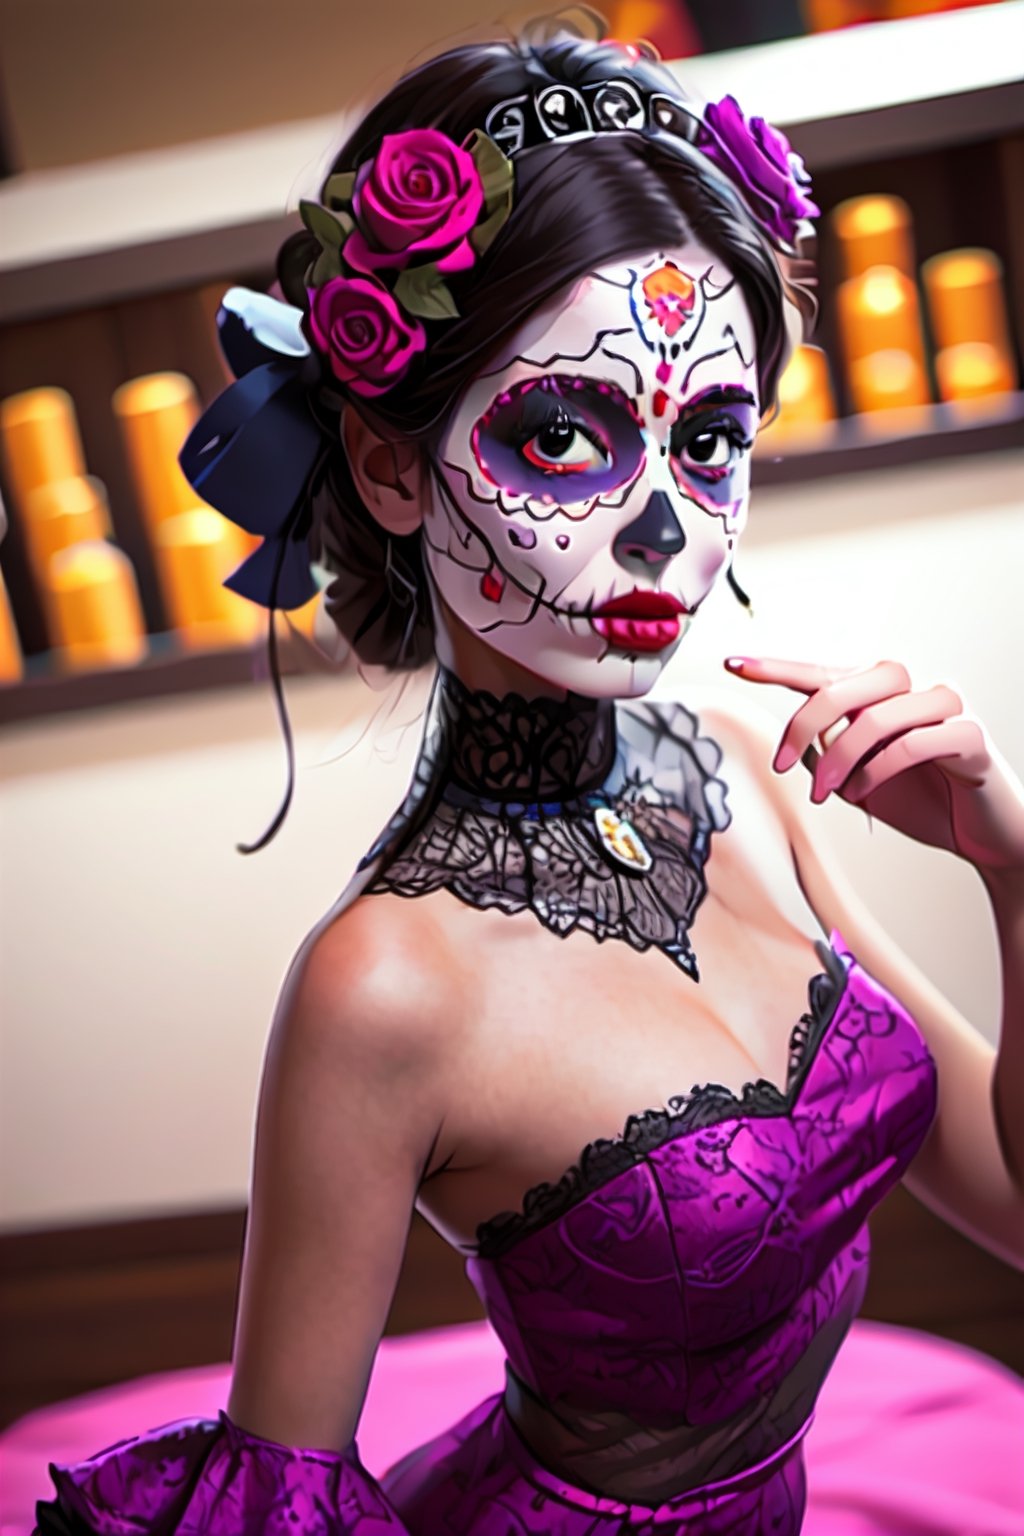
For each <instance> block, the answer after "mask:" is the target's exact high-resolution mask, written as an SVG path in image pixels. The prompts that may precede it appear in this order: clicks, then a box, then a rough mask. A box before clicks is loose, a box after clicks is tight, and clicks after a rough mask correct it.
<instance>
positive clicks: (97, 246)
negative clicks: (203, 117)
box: [0, 0, 1024, 323]
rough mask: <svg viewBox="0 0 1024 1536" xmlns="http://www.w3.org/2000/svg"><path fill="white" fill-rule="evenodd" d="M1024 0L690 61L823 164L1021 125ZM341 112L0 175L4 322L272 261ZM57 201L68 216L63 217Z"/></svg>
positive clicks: (690, 71) (702, 89)
mask: <svg viewBox="0 0 1024 1536" xmlns="http://www.w3.org/2000/svg"><path fill="white" fill-rule="evenodd" d="M1022 44H1024V0H1004V3H1003V4H1001V5H992V6H988V7H983V8H980V9H971V10H967V11H953V12H945V13H940V14H937V15H932V16H918V17H912V18H909V19H907V20H903V21H892V22H884V23H878V24H875V25H869V26H861V27H854V28H850V29H844V30H842V31H839V32H831V33H821V34H817V35H814V36H810V37H798V38H791V39H787V40H785V41H782V42H777V43H766V44H763V45H761V46H759V47H755V48H737V49H731V50H729V51H727V52H724V53H716V54H708V55H705V56H702V57H699V58H694V59H685V60H683V61H681V62H680V63H677V64H670V65H669V68H670V69H671V70H672V71H673V72H674V73H675V74H676V75H677V76H678V78H679V80H680V83H681V84H683V86H684V87H685V88H686V89H687V90H688V91H689V92H690V93H691V94H694V95H696V96H698V97H702V98H704V99H707V100H717V99H718V98H720V97H721V96H724V95H726V94H728V93H731V94H732V95H735V96H736V97H737V99H738V100H739V101H741V102H742V104H743V107H744V110H745V111H746V112H747V113H749V114H755V115H756V114H760V115H763V116H765V117H767V118H768V120H769V121H770V122H773V123H776V124H777V125H778V126H779V127H782V128H785V129H786V131H787V133H788V134H789V136H790V138H791V139H792V141H793V144H794V146H795V147H796V148H797V149H798V150H799V151H800V153H801V154H803V155H804V157H805V159H806V160H807V162H808V164H809V165H811V166H812V167H813V169H814V170H815V171H820V170H824V169H828V168H830V167H834V166H838V165H847V164H852V163H857V162H861V161H869V160H871V159H874V158H877V157H878V156H880V155H893V154H902V153H909V152H912V151H915V150H923V149H928V148H935V147H937V146H941V145H943V144H947V143H954V142H955V143H963V142H967V141H969V140H971V139H978V138H983V137H985V136H989V137H991V136H993V135H996V134H1004V133H1012V132H1015V131H1017V130H1019V129H1021V128H1024V83H1022V82H1021V80H1020V57H1021V50H1022ZM345 131H346V120H345V118H344V117H343V116H342V115H332V116H330V117H319V118H313V119H309V120H307V121H304V122H298V123H288V124H285V125H283V126H275V127H272V128H264V129H258V130H254V131H251V132H248V133H240V134H226V135H223V136H221V137H219V138H216V139H209V140H205V141H201V142H199V143H195V144H187V145H182V146H178V147H175V148H173V149H163V150H155V151H150V152H147V153H144V154H134V155H124V156H120V157H118V158H117V159H112V160H107V161H102V162H97V163H95V164H92V165H87V166H77V167H74V168H72V169H70V170H52V171H34V172H29V173H27V174H25V175H22V176H16V177H12V178H11V179H10V180H9V181H8V182H6V183H4V184H3V185H0V227H3V230H4V245H3V250H2V251H0V322H7V323H12V322H15V321H18V320H25V319H30V318H38V317H40V316H43V315H51V314H59V313H62V312H68V311H71V310H76V309H83V308H86V307H88V306H90V305H99V304H104V303H109V302H112V301H114V300H123V299H125V298H130V297H134V296H139V295H142V294H146V293H153V292H157V291H166V290H168V289H170V288H172V287H184V286H187V285H190V284H191V285H196V284H200V283H204V282H208V281H213V280H218V279H220V278H222V277H223V276H224V275H225V274H228V273H233V274H235V276H236V278H241V276H242V275H243V274H245V273H252V272H258V271H262V270H266V271H271V270H272V266H273V258H274V254H275V252H276V250H277V247H278V246H279V244H280V243H281V241H282V240H283V239H284V237H285V236H286V235H287V234H288V233H289V232H290V230H292V229H293V228H297V227H298V224H297V214H296V212H295V210H296V209H297V206H298V199H299V198H300V197H302V196H312V195H315V192H316V188H317V185H318V183H319V180H320V175H321V172H322V171H323V170H324V169H325V168H326V164H327V162H328V161H329V159H330V157H331V152H332V149H333V147H334V146H337V145H338V144H340V143H341V142H342V140H343V138H344V136H345ZM55 209H59V210H60V217H55V216H54V210H55Z"/></svg>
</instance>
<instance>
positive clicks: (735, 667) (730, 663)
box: [724, 656, 753, 672]
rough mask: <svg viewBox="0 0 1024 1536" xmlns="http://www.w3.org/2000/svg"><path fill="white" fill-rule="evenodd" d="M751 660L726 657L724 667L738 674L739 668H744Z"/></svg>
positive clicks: (749, 658) (739, 657) (741, 657)
mask: <svg viewBox="0 0 1024 1536" xmlns="http://www.w3.org/2000/svg"><path fill="white" fill-rule="evenodd" d="M751 660H753V658H752V657H750V656H727V657H726V658H725V663H724V665H725V666H727V667H728V668H729V671H730V672H738V671H739V670H740V668H741V667H745V666H746V665H747V662H748V661H751Z"/></svg>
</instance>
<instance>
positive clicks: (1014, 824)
mask: <svg viewBox="0 0 1024 1536" xmlns="http://www.w3.org/2000/svg"><path fill="white" fill-rule="evenodd" d="M725 665H726V667H728V669H729V670H730V671H731V672H733V673H734V674H735V675H736V676H738V677H743V678H746V679H747V681H748V682H753V683H770V684H775V685H777V686H781V687H784V688H792V689H794V690H795V691H796V692H798V693H803V694H806V695H807V698H806V702H805V703H803V704H801V706H800V707H799V709H797V710H796V712H795V713H794V714H793V716H792V718H791V719H790V721H789V724H788V725H787V726H786V729H785V731H784V732H783V734H782V739H781V741H780V743H779V747H778V750H777V751H776V754H775V759H774V762H773V764H772V766H773V767H774V769H775V771H776V772H777V773H786V772H788V771H789V769H791V768H792V767H793V766H794V764H795V763H798V762H801V761H802V762H803V763H804V765H805V767H806V768H807V769H808V770H809V771H810V773H811V775H812V787H811V799H812V800H813V801H814V802H815V803H816V804H820V803H821V802H822V801H824V800H826V799H827V798H828V796H829V795H830V794H837V795H838V796H839V797H840V799H842V800H846V801H848V802H849V803H850V804H852V805H857V806H860V808H861V809H862V810H864V811H867V812H868V813H869V814H870V815H871V816H874V817H876V818H877V819H878V820H879V821H884V822H886V823H887V824H888V825H889V826H891V827H895V828H896V830H897V831H899V832H903V833H905V834H906V835H907V836H908V837H913V838H915V839H916V840H917V841H918V842H920V843H929V844H931V845H932V846H933V847H936V848H945V849H948V850H949V852H951V853H955V854H957V855H958V856H959V857H960V858H962V859H967V860H968V861H969V862H970V863H971V864H973V865H975V867H976V868H978V869H979V870H996V869H1011V868H1016V869H1021V870H1024V784H1022V783H1021V781H1020V779H1019V778H1018V777H1017V776H1016V774H1014V773H1013V771H1012V770H1011V769H1010V767H1009V765H1008V764H1007V763H1006V761H1005V760H1004V759H1003V758H1002V757H1001V756H1000V754H999V753H998V752H997V751H996V749H995V747H994V746H993V745H992V743H991V742H990V740H989V738H988V735H987V733H986V731H985V728H984V726H983V725H982V724H981V722H980V721H979V720H977V719H976V718H975V717H974V716H973V715H972V714H971V713H970V711H969V710H968V709H967V708H966V706H965V705H964V702H963V700H962V699H961V697H960V695H959V694H958V693H956V692H955V690H954V689H952V688H949V687H947V686H946V685H945V684H939V685H938V686H937V687H934V688H926V689H920V690H915V689H914V687H913V685H912V684H911V680H910V675H909V673H908V672H907V669H906V667H904V666H903V665H901V663H899V662H896V661H881V662H879V663H878V664H877V665H876V666H873V667H866V668H863V669H858V668H840V667H823V666H818V665H817V664H816V663H813V662H803V661H778V660H767V659H764V658H760V657H752V656H732V657H730V658H729V659H728V660H727V661H726V663H725Z"/></svg>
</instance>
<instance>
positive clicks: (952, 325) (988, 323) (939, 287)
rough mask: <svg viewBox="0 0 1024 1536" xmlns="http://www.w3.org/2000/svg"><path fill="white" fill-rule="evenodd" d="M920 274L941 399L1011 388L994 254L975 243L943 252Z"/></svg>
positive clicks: (1011, 362)
mask: <svg viewBox="0 0 1024 1536" xmlns="http://www.w3.org/2000/svg"><path fill="white" fill-rule="evenodd" d="M921 277H922V280H923V282H924V289H925V293H926V294H927V297H928V313H929V316H930V319H931V324H932V332H933V334H934V336H935V344H936V347H937V348H938V355H937V357H936V360H935V367H936V374H937V376H938V382H939V393H940V395H941V396H942V398H943V399H944V400H956V399H969V398H973V397H975V396H977V395H981V394H998V393H1002V392H1004V391H1009V390H1013V389H1016V387H1017V367H1016V361H1015V359H1014V355H1013V345H1012V342H1011V339H1010V321H1009V316H1008V315H1007V310H1006V296H1005V291H1004V286H1003V264H1002V262H1001V261H1000V260H999V257H998V256H997V255H996V254H995V252H994V251H986V250H982V249H980V248H978V247H966V248H964V249H962V250H957V251H943V252H942V254H941V255H939V256H932V257H931V258H930V259H929V260H928V261H926V262H925V263H924V264H923V266H922V268H921ZM965 349H966V350H965Z"/></svg>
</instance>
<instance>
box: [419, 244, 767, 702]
mask: <svg viewBox="0 0 1024 1536" xmlns="http://www.w3.org/2000/svg"><path fill="white" fill-rule="evenodd" d="M759 414H760V412H759V402H758V395H757V375H756V366H755V355H754V329H753V325H752V323H751V320H750V316H749V314H748V312H747V307H746V304H745V302H744V299H743V295H742V292H741V290H740V287H739V284H738V283H737V282H735V280H734V279H733V276H732V274H731V272H729V271H728V270H727V269H726V268H724V267H723V266H722V265H721V263H720V262H718V261H717V260H716V258H715V257H713V256H712V255H711V253H710V252H709V251H708V250H707V249H706V248H705V247H703V246H702V245H700V244H699V243H697V242H696V241H689V242H687V243H686V244H685V245H681V246H678V247H676V248H674V249H672V250H668V251H656V252H649V253H647V254H645V255H644V256H643V257H642V258H640V259H638V260H633V261H623V262H617V263H614V264H612V265H609V266H606V267H602V268H600V269H599V270H597V271H595V272H593V273H591V274H590V275H589V276H587V277H585V278H584V279H583V280H582V281H581V282H579V283H577V284H575V285H573V287H572V288H571V289H569V290H566V292H565V294H564V295H563V296H562V297H561V298H560V299H559V301H558V302H556V303H554V304H552V305H550V306H548V307H547V308H545V309H544V310H541V311H538V312H537V314H536V315H534V316H533V318H532V319H531V320H530V321H529V322H528V323H527V324H526V325H524V326H523V328H522V329H521V330H520V331H518V332H517V333H516V335H515V337H514V338H513V340H512V342H511V343H510V344H509V345H508V346H507V347H506V348H505V349H504V351H503V352H502V354H501V355H500V356H499V357H498V358H497V359H496V360H495V361H494V363H493V364H492V365H490V367H489V368H488V370H487V371H486V372H484V373H482V374H480V375H479V376H478V377H477V378H476V379H475V380H474V381H473V383H472V384H471V385H470V387H469V388H468V389H467V390H466V392H465V393H464V395H463V396H462V399H461V401H460V403H459V405H458V407H457V409H456V410H455V412H454V415H453V416H452V418H451V420H450V422H449V425H448V428H447V430H446V432H445V435H444V437H443V439H442V441H441V443H440V444H439V447H438V450H437V453H436V458H435V465H434V468H435V475H434V477H433V479H434V483H433V487H432V493H431V498H430V502H429V506H428V509H427V512H426V516H425V521H424V524H423V533H424V553H425V556H426V560H427V565H428V568H429V571H430V574H431V577H432V580H433V583H434V585H435V587H436V589H437V591H438V593H439V594H440V596H441V597H442V598H443V599H444V601H445V603H446V605H447V607H448V608H449V609H450V610H451V611H452V612H453V613H454V614H455V615H456V617H457V619H458V620H459V621H460V623H461V626H462V627H463V628H464V629H466V630H468V631H469V632H470V633H471V634H473V635H475V636H476V637H478V638H479V640H480V641H481V642H482V643H483V644H485V645H486V646H488V647H490V648H491V649H492V650H493V651H495V652H497V653H499V655H500V656H504V657H506V658H507V659H508V660H509V661H511V662H514V663H516V664H517V665H519V666H522V667H525V668H526V669H528V670H529V671H530V672H532V673H534V674H535V675H536V676H538V677H539V678H541V679H543V680H544V681H545V682H547V683H549V684H552V685H554V686H556V687H558V688H566V689H571V690H573V691H574V692H577V693H583V694H589V695H591V696H593V697H635V696H637V695H640V694H643V693H645V692H646V691H647V690H648V689H649V688H650V687H651V686H652V685H653V683H654V682H655V681H656V679H657V677H658V675H659V673H660V672H661V671H662V669H663V668H664V666H665V664H666V662H667V661H668V660H669V658H670V657H671V656H672V654H673V653H674V652H675V650H676V649H677V648H678V646H679V644H680V641H681V640H682V637H683V635H684V634H685V631H686V629H687V627H688V625H689V623H690V619H691V616H692V615H693V614H694V613H696V611H697V609H698V608H699V607H700V605H701V603H702V602H703V601H704V599H705V597H706V596H707V594H708V593H709V592H710V591H711V588H712V587H713V586H714V584H715V582H716V580H717V578H718V577H719V575H720V574H721V572H722V571H723V569H724V568H725V567H726V566H727V565H728V562H729V560H730V557H731V551H732V549H733V547H734V545H735V542H736V540H737V538H738V537H739V534H740V532H741V531H742V528H743V525H744V522H745V520H746V515H747V501H748V494H749V485H750V450H751V447H752V446H753V441H754V436H755V433H756V430H757V423H758V417H759Z"/></svg>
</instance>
